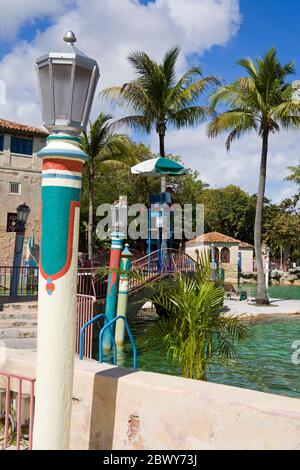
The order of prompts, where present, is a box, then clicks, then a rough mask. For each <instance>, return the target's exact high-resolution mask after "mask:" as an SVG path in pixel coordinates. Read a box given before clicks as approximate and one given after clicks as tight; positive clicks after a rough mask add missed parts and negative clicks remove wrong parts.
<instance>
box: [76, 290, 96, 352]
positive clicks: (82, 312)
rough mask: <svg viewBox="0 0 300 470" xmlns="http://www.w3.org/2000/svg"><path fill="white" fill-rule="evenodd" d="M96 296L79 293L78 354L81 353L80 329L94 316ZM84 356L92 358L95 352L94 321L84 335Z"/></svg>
mask: <svg viewBox="0 0 300 470" xmlns="http://www.w3.org/2000/svg"><path fill="white" fill-rule="evenodd" d="M95 302H96V298H95V297H93V296H91V295H80V294H77V325H76V354H79V337H80V329H81V328H82V327H83V325H85V324H86V323H87V322H88V321H89V320H91V319H92V318H93V317H94V304H95ZM83 351H84V357H85V358H91V357H92V352H93V323H92V324H91V325H89V326H88V327H87V329H86V332H85V335H84V346H83Z"/></svg>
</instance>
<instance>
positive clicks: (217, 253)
mask: <svg viewBox="0 0 300 470" xmlns="http://www.w3.org/2000/svg"><path fill="white" fill-rule="evenodd" d="M214 250H215V262H216V263H217V264H218V263H219V258H220V252H219V248H217V247H215V248H214ZM210 261H212V249H210Z"/></svg>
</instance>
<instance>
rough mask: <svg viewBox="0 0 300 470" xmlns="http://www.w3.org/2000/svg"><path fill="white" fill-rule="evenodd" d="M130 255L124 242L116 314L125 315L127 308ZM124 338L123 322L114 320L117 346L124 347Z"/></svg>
mask: <svg viewBox="0 0 300 470" xmlns="http://www.w3.org/2000/svg"><path fill="white" fill-rule="evenodd" d="M131 257H132V253H131V252H130V251H129V245H128V243H126V245H125V248H124V250H123V251H122V253H121V264H120V270H121V274H120V280H119V293H118V305H117V316H122V317H126V316H127V308H128V290H129V278H128V273H129V271H130V268H131ZM124 339H125V322H124V321H119V320H118V321H117V322H116V331H115V341H116V345H117V347H119V348H123V347H124Z"/></svg>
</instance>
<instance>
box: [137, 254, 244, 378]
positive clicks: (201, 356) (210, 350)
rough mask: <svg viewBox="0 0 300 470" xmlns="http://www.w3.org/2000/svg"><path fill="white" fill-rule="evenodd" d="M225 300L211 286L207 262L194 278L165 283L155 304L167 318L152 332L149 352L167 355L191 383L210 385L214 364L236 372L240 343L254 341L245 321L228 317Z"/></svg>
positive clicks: (184, 276)
mask: <svg viewBox="0 0 300 470" xmlns="http://www.w3.org/2000/svg"><path fill="white" fill-rule="evenodd" d="M203 259H204V258H203ZM223 300H224V291H223V289H222V288H220V287H216V286H215V284H214V283H213V282H211V281H210V267H209V261H208V257H207V256H205V264H202V265H199V266H198V268H197V270H196V273H195V276H194V277H190V276H189V275H187V274H182V273H181V274H178V275H176V276H175V282H174V279H173V280H172V282H161V283H160V285H159V288H158V292H157V293H156V294H154V295H153V296H152V298H151V301H152V302H153V303H154V304H155V305H156V306H159V307H162V309H163V310H164V311H166V312H167V314H166V315H165V316H164V317H163V318H160V319H159V320H157V322H156V323H155V324H154V325H153V326H152V327H151V328H150V329H149V331H147V337H146V338H144V339H143V341H144V344H145V343H146V344H145V347H146V348H147V349H154V348H157V347H159V348H160V349H161V350H164V351H166V352H167V353H168V354H169V355H171V356H172V358H173V361H174V362H175V363H177V364H178V365H179V367H180V368H181V371H182V375H183V377H186V378H190V379H197V380H207V370H208V368H209V366H210V365H211V364H212V363H213V362H218V363H221V364H222V365H224V366H225V367H229V368H230V367H232V366H233V364H234V363H235V361H236V359H237V347H236V343H237V342H238V341H239V340H241V339H243V338H246V337H248V336H250V330H249V328H248V327H247V325H246V324H245V323H244V322H242V321H241V320H240V317H238V316H228V315H226V314H225V313H224V311H223V309H222V306H223Z"/></svg>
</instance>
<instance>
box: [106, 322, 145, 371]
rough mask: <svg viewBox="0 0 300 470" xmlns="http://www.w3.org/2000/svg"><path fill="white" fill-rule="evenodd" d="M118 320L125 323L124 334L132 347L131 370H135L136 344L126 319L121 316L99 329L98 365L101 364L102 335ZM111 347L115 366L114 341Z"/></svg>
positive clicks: (115, 351)
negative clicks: (125, 333) (112, 347)
mask: <svg viewBox="0 0 300 470" xmlns="http://www.w3.org/2000/svg"><path fill="white" fill-rule="evenodd" d="M118 320H122V321H124V323H125V328H126V332H127V335H128V337H129V340H130V343H131V346H132V352H133V369H136V368H137V348H136V344H135V342H134V339H133V336H132V333H131V330H130V327H129V324H128V320H127V318H125V317H123V316H122V315H118V316H117V317H115V318H113V319H112V320H110V321H109V322H108V323H105V325H104V326H103V327H102V328H101V331H100V334H99V362H100V364H102V363H103V335H104V332H105V330H107V329H109V331H111V325H113V324H114V323H116V322H117V321H118ZM113 346H114V360H113V364H114V366H116V365H117V348H116V343H115V341H114V342H113Z"/></svg>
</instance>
